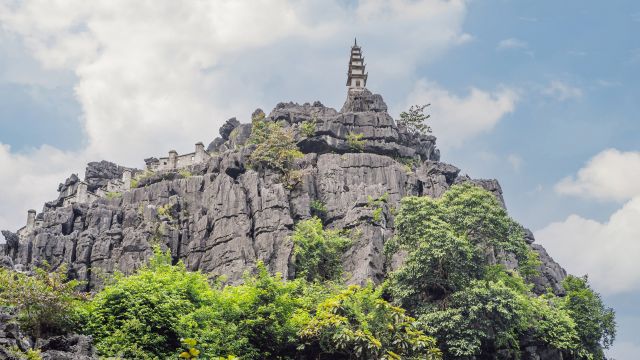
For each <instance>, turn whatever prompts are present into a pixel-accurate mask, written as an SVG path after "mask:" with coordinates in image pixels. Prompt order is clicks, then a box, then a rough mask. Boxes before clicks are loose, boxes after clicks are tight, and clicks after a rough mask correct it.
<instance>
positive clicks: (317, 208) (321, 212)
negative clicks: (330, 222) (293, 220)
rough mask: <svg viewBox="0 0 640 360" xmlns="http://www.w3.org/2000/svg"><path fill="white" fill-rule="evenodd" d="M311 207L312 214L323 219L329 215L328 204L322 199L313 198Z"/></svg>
mask: <svg viewBox="0 0 640 360" xmlns="http://www.w3.org/2000/svg"><path fill="white" fill-rule="evenodd" d="M309 206H310V207H311V215H315V216H317V217H319V218H321V219H324V217H325V216H327V205H325V203H323V202H322V201H320V200H316V199H314V200H311V202H310V203H309Z"/></svg>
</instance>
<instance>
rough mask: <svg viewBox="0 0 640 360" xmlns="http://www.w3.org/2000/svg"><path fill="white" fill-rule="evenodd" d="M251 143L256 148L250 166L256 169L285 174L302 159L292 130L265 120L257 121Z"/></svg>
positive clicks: (250, 157)
mask: <svg viewBox="0 0 640 360" xmlns="http://www.w3.org/2000/svg"><path fill="white" fill-rule="evenodd" d="M249 143H250V144H255V145H256V148H255V150H254V151H253V152H252V153H251V155H250V156H249V164H250V165H251V166H253V167H255V168H269V169H273V170H277V171H279V172H281V173H283V174H285V173H287V172H288V171H289V170H291V168H292V166H293V163H294V161H295V160H296V159H299V158H301V157H302V156H303V155H302V152H300V150H298V146H297V145H296V141H295V138H294V136H293V132H292V131H291V129H285V128H283V127H282V126H281V125H279V124H277V123H274V122H270V121H264V120H255V121H254V122H253V124H252V128H251V136H250V137H249Z"/></svg>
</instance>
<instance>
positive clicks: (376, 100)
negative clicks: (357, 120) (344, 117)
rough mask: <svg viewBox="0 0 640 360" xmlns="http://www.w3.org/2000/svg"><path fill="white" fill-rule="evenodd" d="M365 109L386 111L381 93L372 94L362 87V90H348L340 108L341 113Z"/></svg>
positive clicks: (364, 110) (363, 110)
mask: <svg viewBox="0 0 640 360" xmlns="http://www.w3.org/2000/svg"><path fill="white" fill-rule="evenodd" d="M366 111H373V112H386V111H387V104H385V102H384V100H383V99H382V96H381V95H379V94H372V93H371V91H369V90H367V89H363V90H362V91H357V92H349V93H348V94H347V100H346V101H345V103H344V105H343V106H342V110H340V112H341V113H346V112H366Z"/></svg>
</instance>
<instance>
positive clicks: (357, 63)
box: [347, 39, 368, 92]
mask: <svg viewBox="0 0 640 360" xmlns="http://www.w3.org/2000/svg"><path fill="white" fill-rule="evenodd" d="M367 75H368V74H367V73H366V72H365V64H364V58H363V57H362V50H361V49H360V46H358V40H357V39H354V42H353V46H352V47H351V57H350V58H349V72H348V77H347V86H348V87H349V92H354V91H362V90H364V88H365V87H366V86H367Z"/></svg>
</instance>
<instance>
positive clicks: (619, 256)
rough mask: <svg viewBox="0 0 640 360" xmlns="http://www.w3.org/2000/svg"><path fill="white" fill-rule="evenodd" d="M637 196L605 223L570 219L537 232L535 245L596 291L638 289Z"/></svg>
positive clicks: (639, 232) (639, 231) (639, 240)
mask: <svg viewBox="0 0 640 360" xmlns="http://www.w3.org/2000/svg"><path fill="white" fill-rule="evenodd" d="M638 219H640V196H638V197H635V198H633V199H632V200H630V201H629V202H627V203H626V204H625V205H624V206H623V207H622V208H621V209H619V210H618V211H616V212H615V213H613V214H612V215H611V217H610V218H609V219H608V220H607V221H606V222H598V221H595V220H591V219H585V218H583V217H581V216H578V215H571V216H569V217H568V218H567V219H565V220H564V221H561V222H554V223H551V224H549V225H547V226H546V227H545V228H543V229H541V230H539V231H536V232H535V236H536V239H537V241H538V242H540V243H541V244H542V245H544V246H545V248H547V250H548V251H549V254H551V256H553V257H554V259H555V260H556V261H558V262H559V263H561V264H562V265H563V266H564V267H565V268H566V269H567V270H568V271H569V272H570V273H573V274H577V275H583V274H588V275H589V279H590V281H591V282H592V283H593V284H594V286H595V287H596V289H598V290H600V291H602V292H604V293H606V294H615V293H621V292H628V291H634V290H638V289H640V266H638V254H640V226H638Z"/></svg>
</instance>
